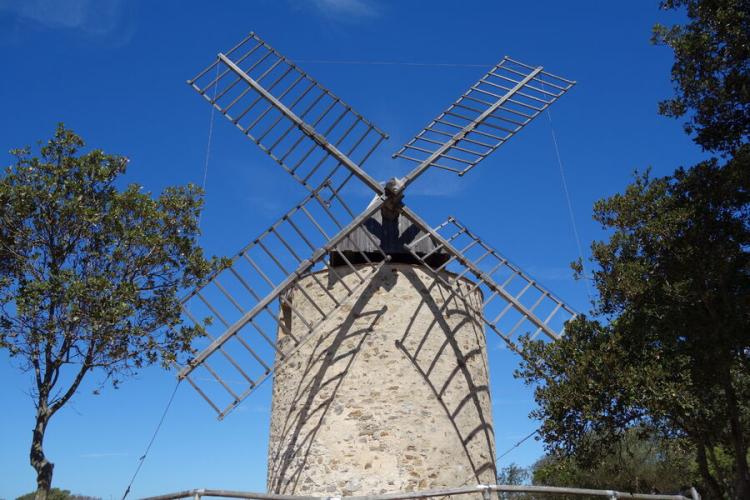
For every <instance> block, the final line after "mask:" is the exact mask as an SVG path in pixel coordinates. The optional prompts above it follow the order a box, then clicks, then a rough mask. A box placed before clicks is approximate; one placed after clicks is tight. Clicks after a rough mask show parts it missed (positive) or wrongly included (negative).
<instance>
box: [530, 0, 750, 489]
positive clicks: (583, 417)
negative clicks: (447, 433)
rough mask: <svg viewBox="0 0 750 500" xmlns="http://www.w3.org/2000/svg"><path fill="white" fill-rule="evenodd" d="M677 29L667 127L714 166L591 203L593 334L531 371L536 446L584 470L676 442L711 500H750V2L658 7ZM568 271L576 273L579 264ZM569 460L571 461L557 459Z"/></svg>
mask: <svg viewBox="0 0 750 500" xmlns="http://www.w3.org/2000/svg"><path fill="white" fill-rule="evenodd" d="M662 7H664V8H667V9H682V8H685V10H686V13H687V19H688V22H687V23H686V24H685V25H682V26H673V27H671V28H666V27H664V26H658V25H657V26H656V27H655V30H654V33H655V35H654V36H655V40H656V41H657V42H662V43H665V44H667V45H669V46H670V47H671V48H672V49H673V50H674V53H675V63H674V66H673V68H672V79H673V82H674V85H675V90H676V95H675V97H674V98H672V99H669V100H667V101H664V102H663V103H661V106H660V112H661V113H662V114H665V115H667V116H673V117H686V118H687V120H688V122H687V123H686V126H685V128H686V131H687V132H688V133H689V134H692V135H693V138H694V140H695V141H696V142H697V143H698V144H699V145H701V146H702V147H703V148H704V149H705V150H707V151H711V152H715V153H718V154H720V155H722V157H723V160H722V162H720V161H719V160H717V159H710V160H707V161H704V162H701V163H699V164H698V165H695V166H693V167H691V168H689V169H683V168H680V169H678V170H677V171H675V173H674V174H673V175H670V176H666V177H662V178H657V179H653V178H651V177H650V176H649V175H648V173H646V174H645V175H637V176H636V178H635V181H634V182H633V183H632V184H631V185H630V186H628V187H627V189H626V190H625V191H624V193H622V194H618V195H615V196H613V197H611V198H608V199H605V200H601V201H599V202H598V203H597V204H596V205H595V207H594V219H595V220H596V221H598V222H599V223H600V224H601V225H602V227H603V228H604V229H605V230H606V231H607V232H608V234H609V238H608V240H607V241H601V242H596V243H594V244H593V245H592V253H593V261H594V268H595V272H594V275H593V280H594V282H595V285H596V288H597V290H598V292H599V298H598V300H597V303H596V304H595V308H594V311H593V317H592V319H589V318H586V317H579V318H578V319H576V320H575V321H573V322H571V323H570V324H569V325H567V329H566V336H565V337H564V339H563V340H562V341H561V342H557V343H555V344H554V345H544V344H541V343H538V342H537V343H534V342H527V344H526V348H527V349H528V350H529V353H530V354H531V355H532V356H535V357H538V358H539V360H540V361H539V362H538V363H533V364H532V363H526V364H524V365H523V366H522V368H521V369H520V370H519V373H518V374H519V376H521V377H523V378H525V380H526V381H527V382H528V383H537V384H538V385H537V388H536V392H535V394H536V399H537V402H538V403H539V408H538V410H536V411H535V412H534V416H536V417H537V418H540V419H542V420H544V424H543V427H542V429H541V435H542V437H543V439H544V441H545V443H546V445H547V447H548V449H549V451H550V453H551V454H552V455H553V456H556V457H575V464H576V466H582V467H589V468H590V467H593V466H594V465H595V464H596V463H600V462H601V461H602V460H604V459H605V457H607V456H608V455H611V454H612V453H615V456H616V449H615V447H616V446H619V443H622V442H623V440H624V439H626V437H627V436H628V435H629V433H630V432H632V431H630V430H629V429H641V430H648V431H649V432H650V433H651V435H653V436H659V438H660V439H668V440H674V439H678V440H680V441H681V442H686V443H688V444H689V445H690V447H691V449H692V450H693V452H694V454H695V464H696V466H697V469H698V473H699V474H700V478H701V483H702V484H701V486H702V488H703V490H704V492H705V493H707V496H709V497H710V498H742V499H745V498H750V471H748V454H749V453H748V444H749V442H748V441H749V440H750V145H749V144H748V139H749V131H750V2H748V1H747V0H666V1H664V2H662ZM577 270H578V271H579V272H580V271H581V265H580V263H579V264H578V266H577ZM566 460H567V458H566Z"/></svg>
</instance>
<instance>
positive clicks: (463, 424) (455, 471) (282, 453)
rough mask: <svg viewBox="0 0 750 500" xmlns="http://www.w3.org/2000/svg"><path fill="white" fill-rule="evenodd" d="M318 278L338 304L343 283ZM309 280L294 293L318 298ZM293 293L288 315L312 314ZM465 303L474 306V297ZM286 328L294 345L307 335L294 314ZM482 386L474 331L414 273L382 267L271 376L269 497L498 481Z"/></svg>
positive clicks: (445, 294) (482, 364)
mask: <svg viewBox="0 0 750 500" xmlns="http://www.w3.org/2000/svg"><path fill="white" fill-rule="evenodd" d="M341 272H343V270H342V271H341ZM446 276H447V275H446ZM317 277H318V279H319V280H321V281H326V280H328V284H329V289H330V291H331V292H332V293H333V295H334V296H341V294H342V293H343V287H342V284H341V283H337V282H336V281H335V280H333V278H331V277H329V276H328V275H327V274H326V273H325V272H324V273H319V274H318V275H317ZM352 278H353V277H352V275H351V274H350V275H348V276H345V277H344V278H343V279H344V280H347V281H348V280H350V279H352ZM310 279H311V278H310V277H309V276H308V277H306V278H302V281H301V283H300V284H301V286H302V287H303V288H307V289H308V290H314V289H315V287H306V285H307V284H309V280H310ZM306 280H307V282H306ZM472 285H473V284H472V283H471V282H470V281H467V280H462V281H461V282H460V286H462V287H463V288H464V289H465V290H468V289H469V287H471V286H472ZM299 295H301V294H299V292H296V293H295V294H293V295H292V296H291V297H290V300H291V301H292V304H293V305H294V307H295V308H301V309H304V308H305V307H312V306H311V305H310V304H309V302H307V301H306V300H304V299H303V298H302V297H301V296H299ZM321 295H322V293H321ZM469 297H470V300H471V301H472V302H475V304H476V307H479V306H481V302H482V297H481V294H480V293H479V292H478V291H475V292H473V293H472V294H471V295H470V296H469ZM312 298H313V299H315V300H321V301H323V300H329V299H327V298H326V297H323V296H320V297H312ZM480 310H481V308H480ZM285 321H286V324H287V327H288V328H289V329H290V331H291V332H292V335H296V334H297V332H301V331H303V330H304V328H303V327H302V325H301V324H300V322H299V321H297V320H296V318H295V316H294V315H291V314H285ZM284 337H285V335H284V333H283V331H280V332H279V341H280V342H284V341H285V340H286V341H288V340H289V339H288V338H287V339H284ZM488 377H489V375H488V370H487V356H486V350H485V337H484V330H483V327H482V323H481V322H480V321H478V319H477V318H475V317H473V315H472V314H471V313H470V312H469V311H468V310H467V307H466V305H465V303H464V302H463V301H462V300H460V299H458V298H457V297H455V296H453V295H452V294H451V292H450V290H449V289H447V288H445V287H444V286H442V285H440V284H439V283H438V282H436V281H434V280H433V279H431V278H430V276H429V274H427V273H426V272H425V271H424V270H423V269H421V268H419V267H417V266H411V265H406V264H386V265H384V266H383V268H382V269H381V270H380V272H379V273H378V274H377V275H376V276H375V277H374V278H373V281H372V282H371V283H370V284H369V285H368V287H367V288H366V289H365V290H364V291H363V292H362V293H361V295H360V296H359V297H357V298H354V299H352V300H351V301H350V302H349V303H347V304H346V305H344V306H343V307H342V308H341V309H340V310H339V311H338V312H337V314H336V315H335V316H334V317H332V318H331V319H330V320H329V321H328V322H326V323H324V324H323V325H322V327H321V328H319V331H318V333H316V334H315V335H313V336H312V337H311V338H310V339H309V340H308V341H307V342H306V343H303V344H302V345H301V347H300V348H299V349H298V350H297V351H296V352H295V353H294V354H293V355H292V356H291V357H290V358H289V359H288V360H287V361H286V362H285V363H282V364H280V365H279V366H278V367H277V369H276V372H275V375H274V385H273V403H272V411H271V435H270V442H269V453H268V478H267V480H268V484H267V488H268V489H267V491H269V492H272V493H280V494H295V495H321V496H322V495H327V496H335V495H366V494H380V493H388V492H397V491H415V490H421V489H428V488H439V487H453V486H461V485H467V484H477V483H494V482H495V466H494V456H495V453H494V434H493V427H492V413H491V403H490V395H489V380H488Z"/></svg>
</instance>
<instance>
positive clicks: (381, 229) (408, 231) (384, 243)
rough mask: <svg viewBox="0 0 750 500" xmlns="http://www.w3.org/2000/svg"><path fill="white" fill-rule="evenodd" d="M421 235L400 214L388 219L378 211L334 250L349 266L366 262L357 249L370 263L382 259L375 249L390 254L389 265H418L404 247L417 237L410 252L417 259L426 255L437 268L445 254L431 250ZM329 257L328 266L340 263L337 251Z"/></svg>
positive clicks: (429, 241)
mask: <svg viewBox="0 0 750 500" xmlns="http://www.w3.org/2000/svg"><path fill="white" fill-rule="evenodd" d="M368 235H369V237H368ZM423 235H424V232H423V231H421V230H420V229H418V228H417V227H416V226H415V225H414V224H412V222H411V221H410V220H409V219H407V218H406V217H404V216H403V215H401V214H400V213H399V214H397V215H396V216H395V218H393V217H392V216H391V217H383V212H382V211H378V212H375V214H374V215H373V216H372V217H370V218H369V219H367V220H366V221H365V222H364V224H363V225H362V226H360V227H358V228H357V229H355V230H354V231H353V232H352V233H351V235H350V236H349V238H346V239H344V240H343V241H342V242H340V243H339V244H338V245H337V246H336V249H337V250H338V251H340V252H342V253H343V254H344V255H345V256H346V258H347V259H348V260H349V261H350V262H351V263H352V264H363V263H365V262H366V260H365V259H364V257H363V256H362V255H361V252H360V250H361V251H362V252H364V253H366V254H367V258H368V259H370V260H371V261H373V262H377V261H381V260H383V257H382V255H381V253H380V252H379V251H378V248H379V249H380V250H382V252H383V253H385V254H386V255H390V257H391V262H401V263H409V264H419V263H420V262H419V261H418V260H417V259H415V258H414V256H413V255H412V254H411V252H409V249H408V248H406V245H407V244H409V243H411V242H413V241H415V240H420V238H421V240H420V241H419V242H418V243H417V245H416V247H415V248H414V251H415V252H416V253H417V254H418V255H420V256H425V255H428V254H429V256H428V257H427V263H428V265H430V266H431V267H437V266H439V265H441V264H442V263H443V262H445V261H446V260H448V254H446V253H445V252H443V251H442V250H441V251H437V252H436V251H434V249H435V245H434V244H433V242H432V239H431V238H422V236H423ZM330 257H331V265H333V266H337V265H342V264H344V262H343V261H342V258H341V256H340V255H338V252H331V255H330Z"/></svg>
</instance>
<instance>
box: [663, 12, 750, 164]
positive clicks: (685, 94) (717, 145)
mask: <svg viewBox="0 0 750 500" xmlns="http://www.w3.org/2000/svg"><path fill="white" fill-rule="evenodd" d="M661 6H662V8H664V9H680V8H682V7H685V9H686V10H687V16H688V18H689V19H690V22H689V23H687V24H686V25H684V26H681V25H677V26H671V27H666V26H662V25H659V24H657V25H656V26H655V27H654V36H653V40H654V41H655V42H656V43H662V44H665V45H667V46H669V47H671V48H672V49H673V50H674V55H675V62H674V65H673V66H672V82H673V83H674V86H675V91H676V95H675V96H674V97H672V98H671V99H667V100H665V101H662V102H661V103H660V105H659V112H660V113H661V114H663V115H665V116H671V117H676V118H679V117H683V116H686V115H687V118H688V120H687V122H686V123H685V130H686V132H687V133H688V134H694V139H695V142H697V143H698V144H699V145H701V146H702V147H703V148H704V149H706V150H709V151H717V152H725V153H730V152H732V151H733V150H735V149H736V148H737V147H739V146H740V145H742V144H744V143H747V142H748V139H750V2H748V0H665V1H663V2H662V3H661Z"/></svg>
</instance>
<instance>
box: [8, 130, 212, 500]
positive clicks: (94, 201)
mask: <svg viewBox="0 0 750 500" xmlns="http://www.w3.org/2000/svg"><path fill="white" fill-rule="evenodd" d="M83 147H84V142H83V140H82V139H81V138H80V137H78V136H77V135H76V134H75V133H73V132H72V131H70V130H68V129H66V128H65V127H64V126H63V125H62V124H60V125H59V126H58V128H57V131H56V132H55V134H54V137H52V138H51V139H50V140H49V141H48V142H47V143H46V144H44V145H43V146H41V149H40V152H39V156H32V154H31V149H30V148H25V149H20V150H14V151H12V152H11V153H12V154H13V155H14V156H15V163H14V164H13V165H12V166H10V167H8V168H7V169H6V171H5V174H4V176H3V177H2V178H0V207H2V209H1V210H0V346H2V347H4V348H6V349H8V351H9V353H10V356H11V357H12V358H13V359H15V360H17V361H18V363H19V366H20V368H22V369H23V370H26V371H30V372H31V373H32V374H33V380H34V384H33V389H32V397H33V399H34V404H35V406H36V421H35V426H34V431H33V437H32V442H31V449H30V462H31V465H32V467H33V468H34V470H35V471H36V473H37V493H36V498H37V500H44V499H45V498H46V497H47V496H48V494H49V492H50V486H51V484H52V472H53V464H52V462H50V461H49V460H48V459H47V457H46V456H45V453H44V437H45V432H46V431H47V427H48V424H49V422H50V419H51V418H52V417H53V416H54V415H55V414H56V413H57V412H58V411H60V409H61V408H62V407H63V406H64V405H65V404H66V403H67V402H68V401H70V399H71V398H72V397H73V395H74V394H75V393H76V391H77V390H78V389H79V387H80V386H81V382H82V381H83V380H84V378H85V377H87V376H88V375H89V374H91V373H93V372H97V373H99V374H100V375H101V382H102V383H103V382H104V381H110V382H112V383H113V384H114V385H115V386H116V385H117V383H118V382H119V381H120V379H121V378H122V377H123V376H127V375H130V374H132V373H134V372H135V371H137V370H138V369H139V368H141V367H143V366H145V365H149V364H153V363H160V364H161V365H163V366H164V367H167V366H169V365H170V364H172V363H173V362H174V361H175V360H176V359H177V358H178V357H181V356H184V355H185V354H186V353H189V352H190V351H191V348H190V342H191V339H193V337H195V336H196V335H197V334H198V332H197V331H196V329H195V328H192V327H191V328H189V327H185V326H182V325H181V322H180V308H179V301H178V298H177V293H178V291H180V290H181V289H183V288H185V287H192V286H194V285H195V284H196V283H198V282H199V281H200V280H202V279H203V278H204V277H205V276H206V275H207V274H208V273H209V272H210V271H211V269H212V267H213V265H214V264H212V263H210V262H208V261H207V260H206V259H204V257H203V253H202V251H201V249H200V248H199V247H198V245H197V237H198V234H199V229H198V225H197V222H196V221H197V215H198V212H199V210H200V207H201V204H202V199H201V193H200V190H199V189H198V188H197V187H195V186H192V185H189V186H187V187H171V188H167V189H166V190H165V191H164V192H163V193H162V194H161V195H160V196H158V197H156V198H152V196H151V195H150V194H148V193H143V192H141V189H140V187H139V186H137V185H132V184H131V185H129V186H127V187H126V188H124V189H122V190H120V189H118V188H117V187H116V186H115V183H116V181H117V180H118V178H119V177H120V176H121V175H122V174H124V173H125V168H126V165H127V159H126V158H123V157H121V156H113V155H108V154H105V153H104V152H102V151H100V150H92V151H89V152H87V153H80V151H81V148H83Z"/></svg>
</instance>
